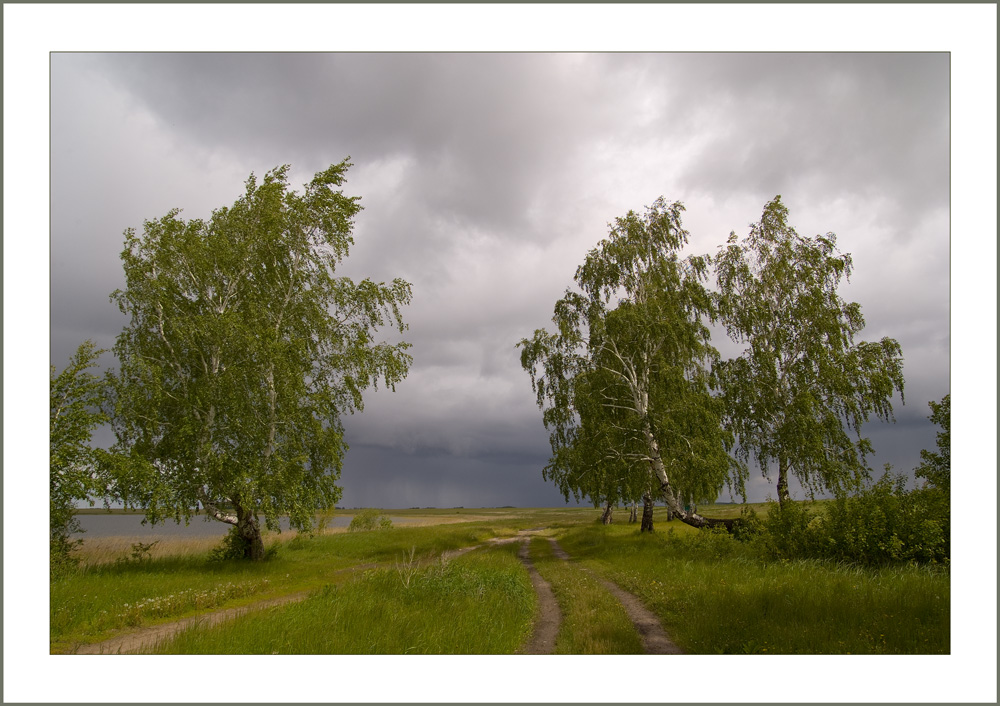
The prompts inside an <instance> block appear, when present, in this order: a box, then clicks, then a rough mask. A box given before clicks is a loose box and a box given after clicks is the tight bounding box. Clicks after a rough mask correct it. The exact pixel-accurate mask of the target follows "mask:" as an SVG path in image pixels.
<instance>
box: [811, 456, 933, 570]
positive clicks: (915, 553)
mask: <svg viewBox="0 0 1000 706" xmlns="http://www.w3.org/2000/svg"><path fill="white" fill-rule="evenodd" d="M890 471H891V469H890V468H889V467H888V465H886V472H885V474H884V475H883V476H882V478H880V479H879V480H878V482H876V483H874V484H871V485H870V486H869V487H868V488H866V489H865V490H864V491H862V492H860V493H857V494H855V495H853V496H850V497H841V498H838V499H837V501H836V502H835V503H834V504H833V505H832V506H831V507H830V509H829V512H828V520H827V523H826V526H825V527H824V535H825V536H824V539H825V540H826V542H827V543H828V546H827V548H826V550H827V553H828V554H829V555H830V556H832V557H833V558H836V559H842V560H846V561H857V562H863V563H875V564H879V563H892V562H916V563H945V564H947V563H948V562H949V560H950V559H949V555H950V547H949V542H948V536H949V530H950V512H949V508H948V503H947V501H946V498H944V497H943V496H942V495H941V494H940V493H936V492H932V491H927V490H921V489H918V490H913V491H907V490H906V477H905V476H902V475H894V474H892V473H891V472H890Z"/></svg>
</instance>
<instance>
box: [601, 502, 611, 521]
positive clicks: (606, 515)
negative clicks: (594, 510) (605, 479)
mask: <svg viewBox="0 0 1000 706" xmlns="http://www.w3.org/2000/svg"><path fill="white" fill-rule="evenodd" d="M612 509H613V508H612V506H611V501H610V500H608V503H607V505H605V506H604V512H603V513H601V524H603V525H610V524H611V511H612Z"/></svg>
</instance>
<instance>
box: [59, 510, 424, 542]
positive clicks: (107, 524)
mask: <svg viewBox="0 0 1000 706" xmlns="http://www.w3.org/2000/svg"><path fill="white" fill-rule="evenodd" d="M76 519H77V520H78V521H79V522H80V527H82V528H83V529H84V531H85V533H84V534H83V538H84V539H87V538H90V537H164V536H166V537H221V536H223V535H224V534H226V532H228V531H229V528H230V527H231V525H227V524H225V523H223V522H218V521H216V520H206V519H205V515H198V516H195V517H192V518H191V524H189V525H187V526H186V527H185V526H184V523H183V522H181V523H180V524H177V523H176V522H174V521H173V520H168V521H167V522H165V523H163V524H159V525H156V526H155V527H154V526H153V525H151V524H149V523H147V524H145V525H144V524H142V515H112V514H107V515H105V514H100V515H77V516H76ZM390 519H391V520H392V524H394V525H407V524H413V523H414V522H416V520H415V519H414V518H412V517H391V516H390ZM350 523H351V517H350V516H347V515H335V516H334V517H333V518H332V519H331V520H330V524H329V526H330V527H347V526H348V525H349V524H350ZM260 526H261V528H262V529H263V527H264V518H263V517H261V518H260ZM288 528H289V525H288V518H287V517H282V518H281V530H282V531H285V530H287V529H288Z"/></svg>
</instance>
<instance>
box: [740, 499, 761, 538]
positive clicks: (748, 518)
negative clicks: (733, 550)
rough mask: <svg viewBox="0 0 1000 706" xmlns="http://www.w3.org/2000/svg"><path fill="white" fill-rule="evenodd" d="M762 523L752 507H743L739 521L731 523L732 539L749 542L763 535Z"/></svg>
mask: <svg viewBox="0 0 1000 706" xmlns="http://www.w3.org/2000/svg"><path fill="white" fill-rule="evenodd" d="M764 530H765V528H764V521H763V520H762V519H760V516H759V515H758V514H757V511H756V510H754V509H753V508H752V507H744V508H743V509H742V510H741V511H740V517H739V519H738V520H737V521H736V522H735V523H733V539H737V540H739V541H741V542H750V541H753V540H755V539H757V538H758V537H760V536H761V534H763V533H764Z"/></svg>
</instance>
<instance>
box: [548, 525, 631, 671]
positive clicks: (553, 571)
mask: <svg viewBox="0 0 1000 706" xmlns="http://www.w3.org/2000/svg"><path fill="white" fill-rule="evenodd" d="M531 559H532V562H533V563H534V565H535V568H536V569H538V573H539V574H541V575H542V578H544V579H545V580H546V581H548V582H549V584H551V586H552V591H553V593H555V596H556V601H557V602H558V603H559V608H560V610H561V611H562V616H563V620H562V624H561V625H560V627H559V634H558V635H557V636H556V645H555V652H556V654H575V655H595V654H596V655H600V654H642V652H643V651H644V650H643V647H642V640H641V639H640V638H639V634H638V633H637V632H636V630H635V627H634V626H633V625H632V621H631V620H629V617H628V614H627V613H626V612H625V608H624V607H623V606H622V604H621V603H620V602H619V601H618V599H616V598H615V597H614V596H612V595H611V594H610V593H609V592H608V591H607V589H605V588H604V587H603V586H601V585H600V584H599V583H598V582H597V581H596V580H594V579H593V578H592V577H590V576H588V575H587V574H585V573H584V572H583V571H581V570H580V569H579V568H578V567H575V566H573V565H571V564H569V563H568V562H566V561H564V560H562V559H558V558H556V557H555V555H554V554H553V552H552V545H551V544H550V543H549V541H548V540H545V539H539V538H535V539H532V541H531Z"/></svg>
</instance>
